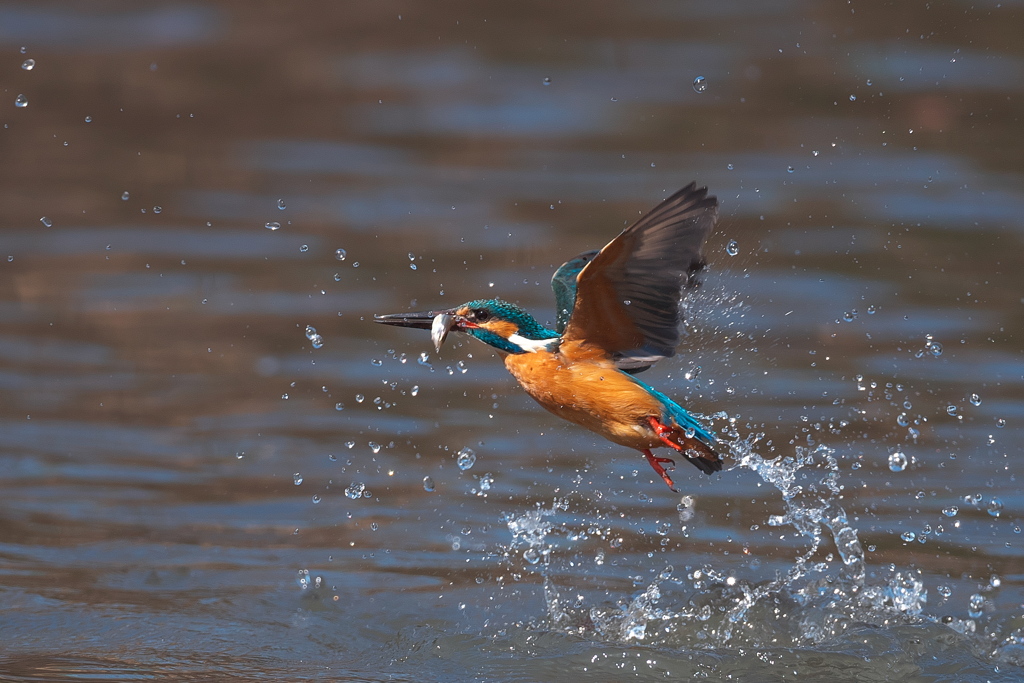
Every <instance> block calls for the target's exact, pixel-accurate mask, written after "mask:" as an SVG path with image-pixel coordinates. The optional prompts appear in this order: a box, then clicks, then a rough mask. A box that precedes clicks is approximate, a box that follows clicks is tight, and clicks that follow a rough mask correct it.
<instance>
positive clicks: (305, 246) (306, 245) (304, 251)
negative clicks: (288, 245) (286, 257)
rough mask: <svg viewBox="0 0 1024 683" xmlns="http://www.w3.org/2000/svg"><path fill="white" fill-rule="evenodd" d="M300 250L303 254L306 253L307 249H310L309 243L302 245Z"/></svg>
mask: <svg viewBox="0 0 1024 683" xmlns="http://www.w3.org/2000/svg"><path fill="white" fill-rule="evenodd" d="M299 251H301V252H302V253H303V254H305V253H306V252H307V251H309V245H308V244H303V245H302V246H301V247H299Z"/></svg>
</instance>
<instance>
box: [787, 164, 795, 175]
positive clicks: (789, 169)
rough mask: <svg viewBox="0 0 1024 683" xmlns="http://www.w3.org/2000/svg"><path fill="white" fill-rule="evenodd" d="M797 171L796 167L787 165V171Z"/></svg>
mask: <svg viewBox="0 0 1024 683" xmlns="http://www.w3.org/2000/svg"><path fill="white" fill-rule="evenodd" d="M795 171H796V169H795V168H793V167H792V166H787V167H786V173H793V172H795Z"/></svg>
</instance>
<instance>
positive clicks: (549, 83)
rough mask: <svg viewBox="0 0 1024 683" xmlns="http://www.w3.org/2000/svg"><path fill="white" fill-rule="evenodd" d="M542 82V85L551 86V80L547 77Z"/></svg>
mask: <svg viewBox="0 0 1024 683" xmlns="http://www.w3.org/2000/svg"><path fill="white" fill-rule="evenodd" d="M542 82H543V83H544V85H551V79H550V78H548V77H547V76H545V77H544V80H543V81H542Z"/></svg>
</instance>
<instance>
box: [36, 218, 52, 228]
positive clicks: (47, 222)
mask: <svg viewBox="0 0 1024 683" xmlns="http://www.w3.org/2000/svg"><path fill="white" fill-rule="evenodd" d="M39 222H40V223H42V224H43V225H45V226H46V227H48V228H49V227H52V226H53V221H51V220H50V219H49V218H47V217H46V216H43V217H42V218H40V219H39Z"/></svg>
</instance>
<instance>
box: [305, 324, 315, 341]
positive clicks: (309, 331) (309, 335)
mask: <svg viewBox="0 0 1024 683" xmlns="http://www.w3.org/2000/svg"><path fill="white" fill-rule="evenodd" d="M315 336H316V328H315V327H313V326H312V325H306V339H312V338H313V337H315Z"/></svg>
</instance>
